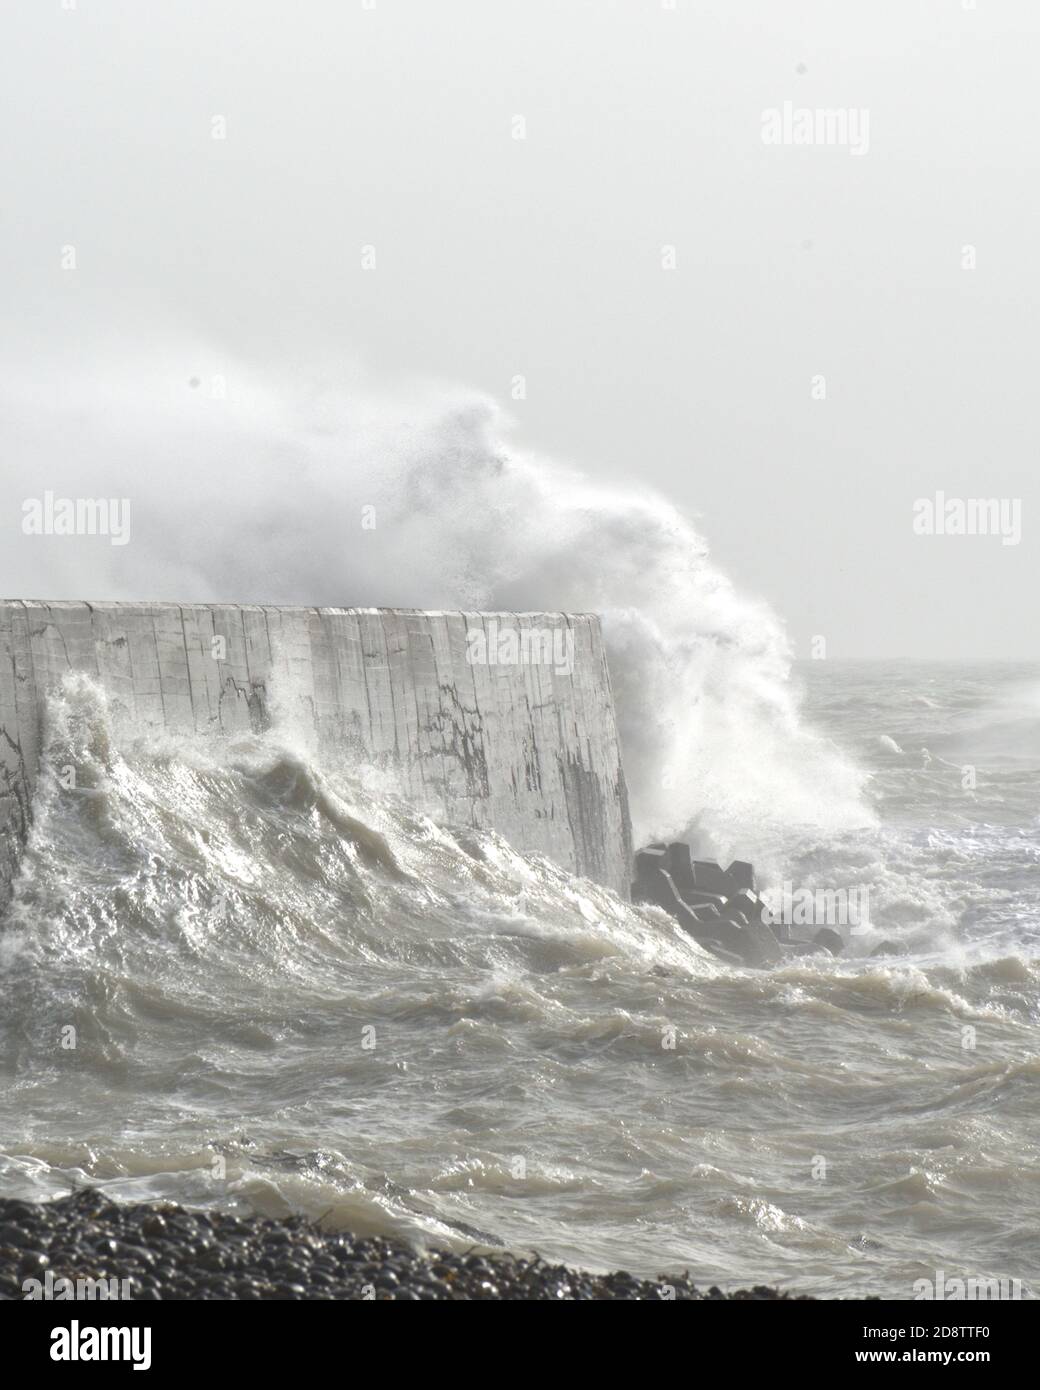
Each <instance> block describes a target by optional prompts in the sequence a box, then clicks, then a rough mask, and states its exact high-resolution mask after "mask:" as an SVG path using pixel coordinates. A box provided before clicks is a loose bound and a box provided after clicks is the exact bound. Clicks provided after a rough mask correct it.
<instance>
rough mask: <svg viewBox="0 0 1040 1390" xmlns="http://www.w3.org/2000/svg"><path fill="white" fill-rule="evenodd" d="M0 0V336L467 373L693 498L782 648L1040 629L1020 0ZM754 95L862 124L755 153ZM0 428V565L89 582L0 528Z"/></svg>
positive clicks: (1027, 63) (607, 471)
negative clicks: (931, 525) (68, 6)
mask: <svg viewBox="0 0 1040 1390" xmlns="http://www.w3.org/2000/svg"><path fill="white" fill-rule="evenodd" d="M0 26H2V27H0V37H2V41H0V111H2V122H3V156H2V175H3V179H2V188H3V195H2V205H0V267H2V275H3V285H4V298H3V305H4V309H3V322H2V324H0V347H2V354H3V361H4V362H6V363H17V362H20V361H30V362H32V363H36V362H39V361H45V360H46V358H47V353H48V351H49V350H50V349H51V348H53V351H54V357H55V361H56V362H58V363H60V364H62V365H58V366H55V367H54V368H53V370H54V372H55V373H57V374H60V373H61V372H62V371H65V370H74V369H75V364H76V363H77V362H80V363H82V362H90V361H93V360H94V359H95V356H96V355H97V352H98V347H99V344H101V343H104V344H105V356H106V358H107V356H108V355H110V354H111V353H112V352H113V351H121V352H124V353H125V354H126V356H127V357H128V358H130V359H135V358H140V357H143V356H147V355H148V354H149V353H151V352H153V351H154V350H156V349H157V347H158V348H160V349H161V348H162V345H163V344H164V343H165V342H167V341H170V342H173V341H180V340H182V339H184V338H189V339H192V338H194V339H197V340H199V341H206V342H207V343H208V344H210V345H211V348H212V351H213V353H214V354H215V355H214V356H213V357H212V359H211V360H210V361H209V362H207V363H205V364H202V363H199V362H194V361H185V362H184V363H183V371H182V370H181V368H180V365H179V364H174V365H173V367H172V369H171V370H172V377H173V379H174V382H175V385H176V386H177V388H178V389H180V388H181V387H182V386H184V383H186V382H187V380H188V379H189V378H190V377H191V376H192V375H193V374H195V373H203V372H207V371H214V372H218V371H220V370H221V365H220V363H221V354H222V353H226V354H227V359H228V361H229V362H235V361H243V362H246V363H251V364H256V365H257V366H259V367H261V368H264V369H268V368H271V367H275V368H277V366H278V365H279V364H281V363H289V364H292V363H294V362H296V361H297V360H303V359H311V358H320V357H322V356H323V355H326V354H327V355H329V356H331V357H335V356H340V355H344V354H346V355H350V356H352V357H355V358H356V359H357V360H358V361H360V362H361V363H362V364H364V366H365V368H366V369H368V370H369V371H370V372H372V373H374V374H375V375H376V376H377V377H378V378H380V379H382V380H385V381H387V382H389V383H393V382H395V381H396V380H398V379H405V378H409V377H412V376H422V377H433V378H437V379H439V380H443V381H445V382H446V383H451V384H455V385H460V386H472V387H475V388H478V389H479V390H481V391H483V392H486V393H488V394H490V395H493V396H496V397H497V398H499V399H500V400H502V401H503V402H504V403H505V404H506V406H507V408H508V409H509V411H510V412H511V414H512V415H513V416H514V418H515V419H516V421H517V429H516V432H515V439H516V441H517V443H518V444H522V445H526V446H531V447H536V448H537V449H539V450H541V451H544V452H545V453H546V454H550V455H553V456H554V457H558V458H560V459H562V460H565V461H568V462H570V463H572V464H574V465H576V466H578V467H580V468H582V469H583V470H585V471H586V472H588V473H590V474H593V475H596V476H598V477H602V478H607V479H617V480H627V481H632V480H637V481H644V482H646V483H647V484H651V485H653V486H655V487H657V488H659V489H660V490H662V491H663V492H665V493H666V494H667V495H668V496H670V497H671V498H672V499H673V500H675V501H677V502H678V503H679V504H681V505H682V506H683V507H685V508H686V509H688V510H690V511H692V512H693V513H695V514H696V515H697V516H698V518H699V526H700V528H701V529H702V530H703V532H704V534H705V535H706V536H707V538H708V540H709V541H710V543H711V546H712V550H713V554H714V556H715V558H716V559H717V560H718V562H719V563H720V564H721V565H722V567H723V568H724V569H726V570H727V571H728V572H729V573H730V574H731V575H732V576H733V578H734V580H735V581H736V583H737V584H738V586H739V587H741V588H742V589H743V590H745V591H747V592H749V593H752V594H758V595H760V596H762V597H764V598H766V599H768V600H769V601H770V602H771V603H772V604H773V606H774V607H775V608H776V609H777V610H778V611H779V612H780V614H781V615H782V616H783V617H784V618H785V619H786V621H787V623H788V625H789V628H790V631H791V634H792V636H793V638H794V639H795V643H796V650H797V652H798V654H799V655H801V656H806V655H808V654H809V641H810V638H811V637H812V636H813V635H814V634H822V635H824V636H825V637H826V638H827V642H828V649H829V652H830V653H831V654H832V655H834V656H875V655H877V656H882V655H913V656H957V655H967V656H1006V657H1036V656H1038V655H1040V623H1038V622H1037V620H1036V595H1037V593H1038V590H1040V561H1038V549H1037V542H1036V537H1037V534H1038V532H1037V529H1036V528H1037V526H1038V525H1040V520H1038V519H1040V496H1038V492H1040V489H1038V485H1037V478H1038V471H1040V470H1038V467H1037V458H1038V442H1040V441H1038V432H1040V426H1038V423H1037V412H1036V410H1035V407H1034V404H1033V397H1034V393H1035V377H1036V368H1037V363H1036V357H1037V354H1036V348H1035V341H1036V321H1037V298H1038V294H1037V291H1038V281H1040V272H1038V266H1037V252H1036V224H1037V219H1036V213H1037V209H1036V202H1037V196H1038V194H1037V188H1038V184H1037V153H1036V126H1037V107H1038V99H1037V91H1038V85H1037V73H1038V70H1040V61H1038V60H1040V11H1038V10H1037V7H1036V4H1035V0H978V4H977V8H976V9H974V10H972V9H965V8H963V6H962V3H961V0H871V2H870V3H853V2H852V0H697V2H696V3H694V0H676V8H675V9H674V10H672V9H669V8H666V7H665V6H664V5H662V4H661V3H660V0H617V2H616V3H608V2H606V0H597V3H577V0H518V2H517V3H511V2H507V0H375V4H374V8H371V9H368V8H365V7H364V5H363V3H362V0H301V2H300V3H298V4H295V5H292V6H289V5H286V4H285V3H284V2H283V0H177V3H172V0H171V2H170V3H156V2H155V0H77V3H76V8H75V9H74V10H70V11H65V10H63V9H62V7H61V3H60V0H43V2H42V3H40V4H21V5H9V6H6V7H5V9H4V13H3V18H2V21H0ZM785 101H791V102H793V103H795V105H796V106H799V107H810V108H817V107H827V108H838V107H842V108H856V109H864V108H865V109H866V110H867V111H868V112H869V148H868V149H867V151H866V153H864V154H863V155H861V156H857V155H856V154H854V153H852V152H851V151H850V150H849V149H848V148H841V147H837V148H818V147H792V146H782V145H781V146H768V145H766V144H764V143H763V141H762V138H761V130H762V113H763V111H764V110H765V109H767V108H781V107H782V106H783V103H784V102H785ZM215 116H220V117H223V118H224V119H225V120H226V129H227V136H226V139H224V140H215V139H213V138H212V121H213V118H214V117H215ZM516 116H521V117H523V119H524V121H525V124H526V138H525V139H523V140H517V139H514V138H513V122H514V118H515V117H516ZM70 244H71V245H74V246H75V247H76V253H77V267H76V270H75V271H74V272H72V273H71V274H70V273H69V272H68V271H63V269H62V267H61V263H60V262H61V248H62V247H63V246H65V245H70ZM364 245H372V246H374V247H375V250H376V256H377V268H376V270H375V271H365V270H363V269H362V266H361V248H362V246H364ZM966 245H971V246H974V247H975V248H976V250H977V268H976V269H974V270H965V269H963V268H962V248H963V247H964V246H966ZM665 246H674V247H675V257H676V268H675V269H674V270H666V269H664V268H663V267H662V247H665ZM33 370H36V368H35V367H34V368H33ZM516 374H522V375H523V376H524V377H525V378H526V382H527V397H526V399H525V400H512V399H511V398H510V386H511V381H512V379H513V377H514V376H515V375H516ZM817 374H822V375H824V376H825V378H826V390H827V397H826V399H825V400H814V399H813V398H812V392H811V381H812V378H813V377H814V376H815V375H817ZM53 386H54V383H53V382H51V383H49V384H48V383H47V382H43V381H41V382H40V400H39V409H40V410H46V409H47V401H48V390H50V389H51V388H52V387H53ZM185 389H187V388H185ZM109 423H110V424H111V422H109ZM84 428H89V426H84ZM79 443H80V441H79V440H78V439H77V436H76V434H75V432H72V433H71V434H70V437H69V438H68V441H67V447H68V449H69V451H70V452H69V457H68V459H67V460H66V463H69V462H70V461H71V464H72V465H74V462H75V457H76V450H77V447H78V446H79ZM0 447H2V450H3V456H2V458H3V462H0V469H2V472H0V525H2V528H3V535H4V543H3V545H0V590H2V592H3V594H4V596H7V597H49V596H54V597H80V596H81V597H96V598H104V597H106V596H108V595H107V594H106V593H105V592H102V589H103V585H104V581H103V579H102V577H101V575H100V572H99V579H98V585H97V588H96V591H94V592H91V593H90V594H83V595H71V594H67V593H55V590H54V585H53V584H51V583H49V579H48V575H47V573H46V570H45V568H44V567H43V565H42V564H41V561H40V558H39V557H40V556H41V555H42V554H43V553H44V552H42V551H40V550H38V549H37V550H35V551H34V550H33V549H32V547H31V546H27V545H25V544H15V543H14V542H13V540H12V541H11V543H10V544H9V543H8V538H9V537H13V536H14V535H15V534H16V533H17V532H18V530H19V528H20V520H21V505H22V501H23V498H24V497H25V495H26V492H25V486H26V485H25V471H24V468H22V467H20V466H19V447H20V438H19V432H18V430H17V429H5V428H4V424H3V422H2V421H0ZM145 466H147V460H142V467H145ZM39 486H40V488H41V489H42V488H44V487H46V486H48V483H47V480H46V479H43V478H41V480H40V484H39ZM169 487H170V488H171V490H176V488H177V477H176V476H175V475H171V476H170V478H169ZM82 489H83V491H84V493H86V494H87V495H92V491H91V485H90V480H89V478H84V479H83V482H82ZM937 490H941V491H943V492H944V493H946V494H947V495H948V496H950V497H963V498H970V497H1002V498H1016V499H1021V500H1022V539H1021V543H1020V544H1018V545H1016V546H1005V545H1002V544H1001V541H1000V539H999V538H998V537H995V536H971V537H951V536H946V537H940V536H915V535H914V534H913V530H912V508H913V503H914V500H915V499H916V498H919V497H922V496H926V497H927V496H932V495H933V494H934V493H935V492H936V491H937ZM600 558H601V557H590V563H597V562H599V560H600ZM149 596H151V595H149ZM164 596H166V597H177V595H174V594H169V595H164ZM222 597H224V598H233V597H235V596H234V595H222Z"/></svg>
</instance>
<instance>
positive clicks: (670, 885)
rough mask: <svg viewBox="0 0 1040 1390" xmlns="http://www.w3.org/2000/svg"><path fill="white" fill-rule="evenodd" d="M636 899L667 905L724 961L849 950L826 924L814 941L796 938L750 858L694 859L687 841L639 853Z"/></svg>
mask: <svg viewBox="0 0 1040 1390" xmlns="http://www.w3.org/2000/svg"><path fill="white" fill-rule="evenodd" d="M632 901H633V902H636V903H653V904H654V905H655V906H657V907H663V908H664V910H665V911H666V912H668V913H670V914H671V915H672V916H673V917H674V918H675V919H676V921H677V922H678V923H679V924H680V925H681V926H682V927H683V929H684V930H685V931H688V932H689V933H690V935H691V936H692V937H693V938H694V939H695V940H696V941H698V942H699V943H700V944H701V945H702V946H704V947H705V948H707V949H708V950H710V951H712V952H713V953H714V954H716V955H718V956H719V957H720V958H721V959H723V960H729V961H731V962H737V963H739V964H742V965H750V966H755V967H758V968H764V967H767V966H771V965H779V964H781V963H782V962H783V961H784V960H786V959H788V958H790V957H794V956H802V955H816V954H819V953H821V952H824V951H826V952H830V954H832V955H837V954H838V953H839V952H840V951H841V950H842V949H843V948H844V942H843V941H842V938H841V936H840V935H839V934H838V933H837V932H836V931H832V930H831V929H830V928H829V927H821V928H820V929H819V931H817V932H816V934H815V936H814V937H813V939H812V941H793V940H791V936H790V930H789V928H788V927H787V925H786V924H785V923H782V922H774V921H773V920H772V913H771V912H770V910H769V908H768V906H767V905H766V903H765V902H764V901H763V900H762V898H761V897H760V896H759V894H758V891H757V882H756V879H755V870H754V868H753V867H752V865H751V864H748V863H747V862H746V861H744V860H740V859H737V860H734V862H733V863H732V864H731V865H730V866H729V868H728V869H723V868H722V867H721V866H720V865H719V864H717V863H716V862H715V861H714V860H710V859H694V858H693V857H692V855H691V853H690V847H689V845H687V844H684V843H683V842H682V841H681V840H676V841H673V842H672V843H671V844H663V843H658V844H652V845H647V847H646V848H645V849H641V850H640V851H639V852H638V854H637V855H636V857H635V879H634V881H633V884H632Z"/></svg>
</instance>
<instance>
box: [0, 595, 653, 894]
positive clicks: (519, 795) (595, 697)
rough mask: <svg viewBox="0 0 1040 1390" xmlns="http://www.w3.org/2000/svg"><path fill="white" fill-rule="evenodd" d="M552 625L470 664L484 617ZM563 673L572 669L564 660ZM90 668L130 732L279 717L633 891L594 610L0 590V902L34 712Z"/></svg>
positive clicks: (496, 632) (30, 763) (34, 760)
mask: <svg viewBox="0 0 1040 1390" xmlns="http://www.w3.org/2000/svg"><path fill="white" fill-rule="evenodd" d="M509 628H516V629H518V630H519V631H520V632H523V631H524V630H532V631H537V632H542V631H544V632H549V633H556V634H559V636H558V637H557V641H558V643H559V645H558V647H557V652H556V654H557V656H558V655H559V654H560V653H561V652H562V651H564V650H566V651H568V652H572V654H573V658H572V660H567V661H559V660H556V661H553V660H545V659H544V658H545V657H546V656H547V655H548V654H549V648H548V647H546V649H545V650H544V651H543V652H542V653H541V657H542V659H537V644H535V653H536V659H534V660H532V659H530V658H531V655H532V650H531V649H530V648H528V649H527V652H526V659H521V660H514V661H512V662H511V663H510V664H503V663H502V662H496V663H494V664H481V663H480V662H479V661H476V662H474V661H472V660H471V658H472V656H473V654H474V649H475V647H477V645H478V644H474V643H472V642H470V643H469V644H468V642H467V635H468V634H470V633H472V632H474V631H476V630H478V629H483V631H484V633H485V634H486V637H487V638H488V640H489V647H490V650H491V651H492V652H493V653H494V654H499V655H500V654H501V652H502V651H503V646H502V643H501V633H502V631H503V630H506V629H509ZM568 667H570V669H568ZM70 670H75V671H85V672H87V673H88V674H89V675H91V676H93V677H95V678H96V679H97V680H98V681H99V682H100V683H101V684H102V685H103V686H104V688H105V690H106V691H107V692H108V695H109V697H110V700H111V703H112V706H113V709H114V711H115V712H116V715H117V716H118V717H120V718H126V719H128V720H129V721H130V722H131V723H132V724H133V726H134V727H137V728H140V729H149V728H152V729H159V728H165V729H169V730H172V731H174V732H181V733H192V732H194V733H196V734H209V735H217V736H225V737H226V736H228V735H233V734H237V733H239V732H242V731H250V730H252V731H254V732H261V733H262V732H264V731H265V730H266V729H267V728H268V727H270V725H271V724H272V722H274V723H276V724H277V723H280V722H281V721H283V720H284V721H287V722H288V723H290V724H291V725H292V726H293V727H295V728H298V729H302V730H303V732H304V733H305V734H307V733H311V734H313V735H314V737H315V740H316V746H317V749H318V751H319V752H320V753H321V754H322V756H323V757H327V758H330V759H336V760H340V761H346V762H349V763H352V764H354V765H361V764H369V765H375V766H377V767H381V768H385V769H388V770H391V771H393V772H394V773H395V774H396V777H397V780H398V784H399V786H400V788H401V791H402V792H403V793H404V794H406V795H408V796H409V798H410V799H412V800H413V801H414V802H416V803H417V804H419V805H421V806H422V807H423V808H425V809H427V810H428V811H429V812H430V813H431V814H433V815H435V816H436V817H438V818H440V819H442V820H444V821H447V822H451V823H455V824H460V823H461V824H466V825H473V826H481V827H490V828H493V829H495V830H497V831H499V832H500V833H501V834H502V835H504V836H506V837H507V838H508V839H509V840H510V842H511V843H512V844H513V845H515V846H516V848H517V849H520V850H524V851H536V852H539V853H542V854H545V855H547V856H548V857H549V858H551V859H553V860H554V861H555V862H556V863H558V864H560V865H562V866H563V867H564V868H566V869H568V870H570V871H571V872H573V873H577V874H584V875H586V876H588V877H589V878H592V879H595V880H596V881H598V882H600V883H603V884H606V885H607V886H609V887H611V888H614V889H616V890H617V891H618V892H619V893H622V894H624V895H625V896H627V893H628V880H629V870H630V863H631V833H630V828H629V819H628V805H627V799H626V794H625V784H624V778H623V775H622V771H621V758H620V753H619V748H618V739H617V729H616V726H615V720H614V706H613V700H612V697H611V692H610V679H609V675H608V672H607V663H606V657H605V654H604V650H603V643H602V637H601V634H600V626H599V620H598V619H597V618H596V617H594V616H592V615H580V616H571V615H567V614H561V613H550V614H544V613H530V614H510V613H506V614H486V613H439V612H438V613H431V612H420V611H418V610H415V609H372V608H365V609H363V608H281V607H278V608H267V607H251V606H240V605H236V604H183V605H178V604H170V603H156V604H133V603H93V604H92V603H29V602H3V601H0V902H2V900H3V898H4V896H6V893H5V890H6V889H9V886H10V880H11V875H12V873H13V872H14V868H15V865H16V863H17V858H18V853H19V850H20V846H21V844H22V843H23V841H24V837H25V834H26V832H27V828H28V825H29V820H30V816H31V806H32V794H33V788H34V786H35V782H36V777H37V773H38V768H39V758H40V725H41V713H42V709H43V706H44V703H45V700H46V696H47V694H48V692H49V691H51V690H53V689H54V688H55V687H56V686H57V685H59V684H60V682H61V680H62V678H63V676H64V675H65V673H66V672H67V671H70Z"/></svg>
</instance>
